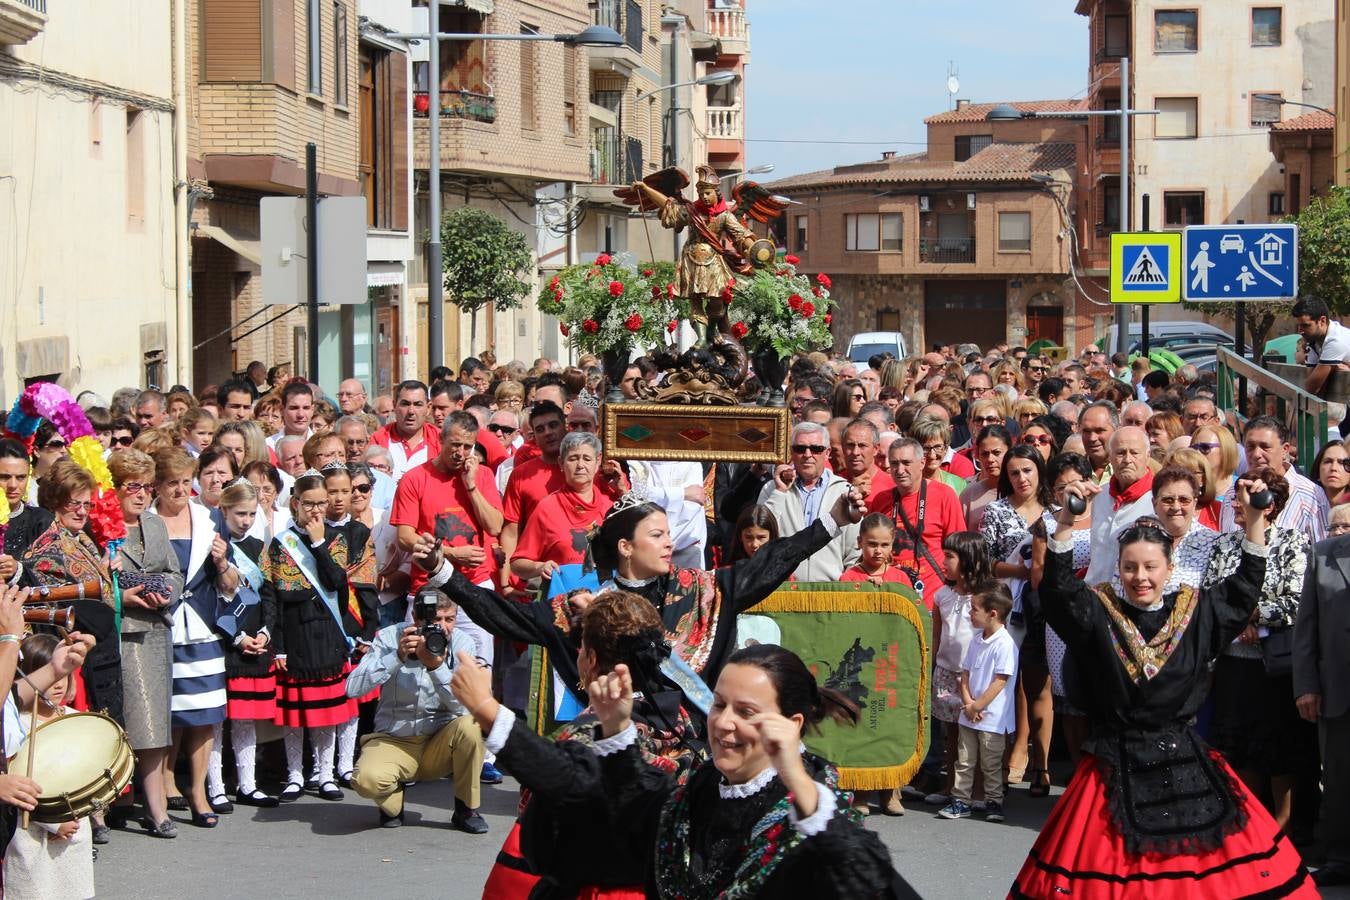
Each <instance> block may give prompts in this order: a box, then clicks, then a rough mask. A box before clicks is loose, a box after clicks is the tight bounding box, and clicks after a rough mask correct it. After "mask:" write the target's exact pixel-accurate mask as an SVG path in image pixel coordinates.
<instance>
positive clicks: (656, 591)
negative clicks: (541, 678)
mask: <svg viewBox="0 0 1350 900" xmlns="http://www.w3.org/2000/svg"><path fill="white" fill-rule="evenodd" d="M830 540H831V536H830V533H829V531H828V530H827V529H826V528H825V526H824V525H822V524H821V523H820V521H819V520H817V521H816V522H815V523H813V524H812V525H811V527H810V528H806V529H804V530H802V531H800V532H798V533H797V534H794V535H790V536H788V537H781V538H778V539H777V540H774V541H770V542H769V543H767V544H765V545H764V546H763V547H761V548H760V551H759V552H758V553H756V554H755V555H754V556H752V557H750V558H749V559H743V560H741V561H740V562H737V563H736V564H735V565H732V566H727V567H725V568H721V569H717V570H716V571H713V572H707V571H704V570H702V569H678V570H676V571H674V572H671V573H670V574H668V575H661V576H658V577H657V578H654V579H652V580H651V581H649V582H646V583H644V584H628V583H626V582H622V581H621V582H618V587H620V588H621V589H623V590H626V591H631V592H632V593H635V594H638V595H639V596H643V597H646V598H647V599H648V600H650V601H651V602H652V605H653V606H655V607H656V609H657V611H658V612H659V613H660V614H661V622H662V625H663V626H664V628H665V631H666V639H667V640H668V641H669V642H670V644H671V646H672V647H673V649H674V651H675V652H676V653H678V654H679V655H680V658H681V659H683V660H684V661H685V662H686V663H688V664H689V666H690V668H692V669H693V670H694V671H695V672H697V673H698V674H699V675H700V676H702V678H703V681H704V682H705V683H707V684H709V685H713V684H716V683H717V676H718V674H719V673H720V672H721V671H722V667H723V666H724V665H725V664H726V660H727V657H729V656H730V655H731V653H732V651H733V650H734V649H735V646H736V616H738V615H740V614H741V613H743V612H745V611H746V610H748V609H750V608H751V607H753V606H755V605H756V604H757V603H759V602H760V601H761V600H763V599H764V598H765V597H767V596H769V594H771V593H773V592H774V591H776V590H777V589H778V588H779V586H781V585H782V584H783V582H785V581H787V580H788V578H789V577H790V576H791V575H792V572H793V571H794V570H795V569H796V568H797V566H798V565H799V564H800V563H801V562H802V560H804V559H806V558H807V557H809V556H810V555H811V554H812V553H815V552H816V551H817V550H819V549H820V548H821V547H824V546H825V545H826V544H828V543H829V542H830ZM445 568H446V569H451V568H452V567H450V566H448V565H447V566H446V567H445ZM443 571H444V570H443ZM437 580H438V577H437V576H433V578H432V579H431V581H430V582H429V583H432V584H435V583H436V582H437ZM441 589H442V590H443V591H445V593H446V594H448V595H449V596H450V597H451V598H453V599H454V601H455V602H456V603H458V604H459V605H460V606H461V607H462V608H463V609H464V611H465V612H466V613H468V614H469V616H470V617H471V618H472V619H473V620H474V621H475V622H477V623H478V624H479V625H480V626H482V628H483V630H484V631H486V632H488V633H489V634H492V635H496V636H497V637H500V638H504V639H506V640H508V641H522V642H524V643H527V644H539V645H541V646H543V647H544V648H546V649H547V650H548V654H549V662H550V663H551V664H552V665H553V667H554V669H556V670H557V672H558V675H559V677H560V678H561V679H562V681H563V683H564V684H566V685H567V687H568V689H569V690H570V691H572V692H573V694H574V695H575V696H576V698H577V701H578V702H579V703H580V704H581V706H583V707H584V706H585V705H586V704H587V702H588V701H587V699H586V696H585V691H584V690H580V689H578V687H577V682H578V681H579V680H580V675H579V674H578V672H577V660H576V654H577V647H578V644H579V642H580V639H581V632H580V630H579V629H578V628H577V627H576V625H575V624H574V623H573V622H572V621H571V618H570V616H569V613H568V606H567V601H566V598H565V597H561V596H560V597H555V598H553V599H552V600H550V601H538V602H535V603H515V602H512V601H509V600H505V599H503V598H502V597H500V596H498V595H497V594H495V593H493V592H492V591H490V590H488V589H486V588H480V587H478V586H477V585H475V584H474V583H473V582H471V581H469V580H468V579H467V578H465V577H464V576H463V575H461V574H460V573H459V572H457V571H455V572H453V574H451V575H450V577H449V580H448V581H446V582H445V583H444V585H443V586H442V588H441Z"/></svg>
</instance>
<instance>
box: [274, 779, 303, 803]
mask: <svg viewBox="0 0 1350 900" xmlns="http://www.w3.org/2000/svg"><path fill="white" fill-rule="evenodd" d="M304 793H305V789H304V786H303V785H300V784H296V783H295V782H294V781H292V782H289V783H288V784H287V785H286V787H285V788H283V789H282V791H281V793H280V794H279V795H277V801H278V802H280V803H294V802H295V801H297V800H299V799H300V797H301V796H302V795H303V794H304Z"/></svg>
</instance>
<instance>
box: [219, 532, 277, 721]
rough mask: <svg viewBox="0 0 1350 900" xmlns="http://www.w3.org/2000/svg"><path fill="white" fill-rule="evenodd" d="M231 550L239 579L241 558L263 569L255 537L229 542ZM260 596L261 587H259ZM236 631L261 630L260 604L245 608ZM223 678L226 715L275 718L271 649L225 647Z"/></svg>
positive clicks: (242, 567) (250, 632) (242, 572)
mask: <svg viewBox="0 0 1350 900" xmlns="http://www.w3.org/2000/svg"><path fill="white" fill-rule="evenodd" d="M230 543H231V544H232V545H233V547H234V559H235V563H236V565H237V566H238V568H239V574H240V577H241V578H244V577H245V567H246V565H247V564H246V563H243V562H242V560H241V559H240V557H241V556H244V557H247V558H248V560H249V562H251V563H252V564H253V565H254V566H256V567H257V568H258V570H259V572H261V570H262V566H261V563H262V552H263V542H262V541H261V540H259V539H258V538H255V537H244V538H240V539H239V540H234V539H233V538H231V539H230ZM258 590H259V595H260V596H261V585H259V588H258ZM237 625H238V627H239V631H240V632H243V633H245V634H247V635H249V636H250V637H252V636H254V635H257V633H258V632H259V631H261V630H262V628H263V625H264V622H263V609H262V603H261V601H260V602H258V603H256V604H254V605H253V606H250V607H246V608H245V611H244V614H243V615H242V616H241V617H240V618H239V619H238V620H237ZM225 677H226V687H227V692H228V700H227V704H226V714H227V715H228V716H229V718H231V719H248V720H253V719H267V720H269V721H270V720H271V719H273V718H275V717H276V712H277V675H276V670H275V669H274V667H273V662H272V647H271V646H270V644H269V646H268V648H267V650H265V651H264V652H262V653H258V654H248V653H244V652H242V651H241V650H240V649H239V648H238V646H236V645H235V644H234V642H233V641H231V642H230V643H228V644H226V645H225Z"/></svg>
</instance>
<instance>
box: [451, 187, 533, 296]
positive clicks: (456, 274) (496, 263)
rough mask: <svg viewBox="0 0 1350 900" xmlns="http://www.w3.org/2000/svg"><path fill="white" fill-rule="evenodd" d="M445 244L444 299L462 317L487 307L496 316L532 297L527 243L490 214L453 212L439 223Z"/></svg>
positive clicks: (466, 210) (467, 208)
mask: <svg viewBox="0 0 1350 900" xmlns="http://www.w3.org/2000/svg"><path fill="white" fill-rule="evenodd" d="M441 245H442V251H441V252H442V254H443V258H442V264H441V268H442V270H443V271H444V272H445V293H446V298H447V299H448V300H449V301H450V302H451V303H453V304H455V305H456V306H458V307H459V308H460V309H461V310H463V311H464V312H469V313H476V312H477V311H478V310H479V309H482V308H483V307H485V306H487V305H488V304H489V303H491V304H493V305H494V306H495V307H496V309H497V310H498V311H503V312H504V311H506V310H509V309H515V308H517V307H519V306H520V303H521V299H522V298H523V297H525V295H526V294H528V293H529V291H530V283H529V282H528V281H527V280H526V278H527V277H528V275H529V272H530V270H531V268H533V266H534V255H533V254H532V253H531V252H530V245H529V242H528V241H527V240H526V239H525V236H524V235H523V234H521V233H520V232H518V231H514V230H512V229H511V228H509V227H508V226H507V224H506V223H505V222H503V221H502V220H501V219H499V218H497V217H496V216H494V215H493V214H492V213H490V212H486V211H485V210H481V209H476V208H474V207H472V206H461V207H459V208H457V209H452V210H450V211H449V212H447V213H446V214H445V215H444V216H443V217H442V218H441Z"/></svg>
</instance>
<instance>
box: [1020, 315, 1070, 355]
mask: <svg viewBox="0 0 1350 900" xmlns="http://www.w3.org/2000/svg"><path fill="white" fill-rule="evenodd" d="M1039 340H1047V341H1053V342H1054V343H1055V344H1056V346H1060V347H1062V346H1064V308H1063V307H1060V306H1029V307H1027V346H1028V347H1030V346H1031V345H1032V344H1034V343H1035V342H1036V341H1039Z"/></svg>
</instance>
